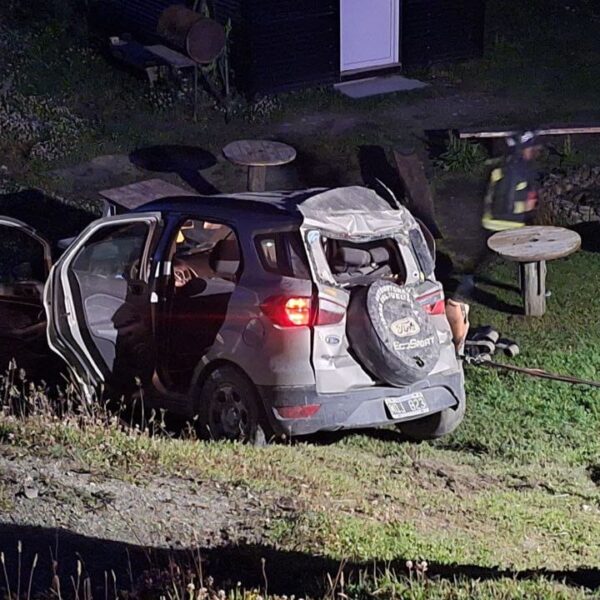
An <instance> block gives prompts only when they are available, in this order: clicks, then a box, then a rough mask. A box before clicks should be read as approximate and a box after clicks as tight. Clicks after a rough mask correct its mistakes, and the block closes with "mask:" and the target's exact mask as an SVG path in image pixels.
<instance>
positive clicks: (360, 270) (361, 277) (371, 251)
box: [322, 238, 406, 287]
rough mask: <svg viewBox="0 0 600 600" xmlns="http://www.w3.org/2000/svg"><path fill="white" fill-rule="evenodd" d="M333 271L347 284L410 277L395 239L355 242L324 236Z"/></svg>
mask: <svg viewBox="0 0 600 600" xmlns="http://www.w3.org/2000/svg"><path fill="white" fill-rule="evenodd" d="M322 241H323V249H324V251H325V256H326V258H327V262H328V263H329V267H330V269H331V273H332V274H333V277H334V279H335V281H336V282H337V283H339V284H340V285H342V286H344V287H352V286H357V285H368V284H369V283H371V282H373V281H375V280H377V279H392V280H394V281H395V282H396V283H404V282H405V281H406V269H405V268H404V263H403V261H402V258H401V257H400V252H399V250H398V247H397V245H396V242H395V241H394V240H392V239H383V240H375V241H371V242H366V243H355V242H350V241H348V240H338V239H333V238H322Z"/></svg>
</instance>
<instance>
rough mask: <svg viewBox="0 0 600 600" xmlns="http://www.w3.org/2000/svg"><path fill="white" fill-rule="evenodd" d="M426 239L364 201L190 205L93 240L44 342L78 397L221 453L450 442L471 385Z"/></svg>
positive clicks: (335, 196) (351, 191)
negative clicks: (173, 418)
mask: <svg viewBox="0 0 600 600" xmlns="http://www.w3.org/2000/svg"><path fill="white" fill-rule="evenodd" d="M433 269H434V262H433V259H432V255H431V252H430V249H429V248H428V246H427V243H426V240H425V238H424V235H423V233H422V230H421V228H420V226H419V224H418V223H417V222H416V221H415V219H414V218H413V217H412V216H411V214H410V213H409V212H408V211H407V210H406V209H404V208H402V207H398V208H394V207H392V206H391V204H389V203H388V202H387V201H386V200H384V199H383V198H381V197H380V196H378V195H377V194H376V193H375V192H373V191H372V190H369V189H366V188H362V187H348V188H337V189H331V190H323V189H314V190H305V191H299V192H272V193H261V194H250V193H248V194H235V195H221V196H210V197H180V198H169V199H163V200H159V201H154V202H152V203H150V204H146V205H144V206H143V207H142V208H140V209H138V210H136V211H134V212H132V213H128V214H124V215H118V216H112V217H105V218H103V219H100V220H98V221H95V222H94V223H92V224H91V225H90V226H89V227H87V228H86V229H85V230H84V231H83V232H82V233H81V234H80V235H79V236H78V238H77V239H76V240H75V241H74V242H73V243H72V245H71V246H70V247H69V248H68V249H67V250H66V251H65V253H64V254H63V255H62V257H61V258H60V259H59V261H58V262H57V263H56V264H55V265H54V266H53V267H52V271H51V273H50V276H49V278H48V283H47V285H46V288H45V293H44V305H45V309H46V315H47V320H48V340H49V344H50V346H51V348H52V349H53V350H54V351H55V352H57V353H58V354H59V355H60V356H61V357H62V358H63V359H64V360H65V361H66V363H67V364H68V365H70V367H71V368H72V369H73V372H74V374H75V376H76V377H77V378H78V379H79V381H80V382H81V383H82V384H84V385H86V386H87V387H88V389H90V386H95V385H98V384H103V385H104V386H105V387H106V388H108V389H109V390H111V391H112V392H113V394H119V395H121V394H125V395H135V394H139V393H140V389H142V390H143V395H144V400H145V402H146V403H150V404H152V405H153V406H155V407H160V408H163V409H167V410H169V411H172V412H174V413H178V414H181V415H182V416H184V417H186V418H190V419H191V418H196V423H197V424H198V427H199V429H200V431H201V433H203V434H206V435H207V436H209V437H212V438H215V439H221V438H225V439H233V440H246V441H250V442H260V441H261V440H263V439H268V438H269V437H271V436H273V435H275V436H278V435H279V436H280V435H287V436H297V435H304V434H310V433H314V432H317V431H324V430H330V431H331V430H338V429H354V428H361V427H373V426H383V425H390V424H394V425H397V426H399V427H400V429H401V430H402V431H403V432H404V433H405V434H406V435H408V436H409V437H412V438H415V439H426V438H434V437H438V436H441V435H444V434H447V433H449V432H451V431H453V430H454V429H455V428H456V427H457V426H458V424H459V423H460V422H461V420H462V418H463V415H464V412H465V395H464V381H463V371H462V365H461V362H460V360H459V359H458V358H457V356H456V351H455V348H454V345H453V342H452V332H451V330H450V326H449V324H448V320H447V318H446V315H445V303H444V296H443V291H442V287H441V285H440V284H439V283H438V282H437V281H436V280H435V277H434V274H433Z"/></svg>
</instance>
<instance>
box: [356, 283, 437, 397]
mask: <svg viewBox="0 0 600 600" xmlns="http://www.w3.org/2000/svg"><path fill="white" fill-rule="evenodd" d="M347 333H348V339H349V341H350V346H351V348H352V350H353V352H354V354H355V355H356V357H357V358H358V360H359V361H360V363H361V364H362V365H363V366H364V367H365V368H366V369H367V370H368V371H369V372H370V373H371V374H372V375H373V376H375V377H376V378H377V379H379V380H381V381H384V382H386V383H388V384H390V385H393V386H406V385H410V384H412V383H415V382H416V381H419V380H421V379H423V378H424V377H427V375H429V373H430V372H431V370H432V369H433V367H434V366H435V364H436V362H437V360H438V358H439V356H440V344H439V340H438V337H437V332H436V330H435V327H434V325H433V323H432V321H431V318H430V317H429V315H428V314H427V313H426V312H425V310H424V309H423V308H422V307H421V306H420V305H419V304H418V302H416V301H415V299H414V297H413V292H412V291H411V290H410V289H409V288H407V287H403V286H399V285H397V284H395V283H393V282H390V281H376V282H375V283H373V284H371V285H370V286H369V287H364V288H359V289H357V290H356V291H355V292H354V293H353V295H352V299H351V301H350V305H349V307H348V324H347Z"/></svg>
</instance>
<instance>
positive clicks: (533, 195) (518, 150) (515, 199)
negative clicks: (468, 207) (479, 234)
mask: <svg viewBox="0 0 600 600" xmlns="http://www.w3.org/2000/svg"><path fill="white" fill-rule="evenodd" d="M506 143H507V145H508V147H509V150H510V153H509V155H508V157H507V159H506V162H505V164H504V165H502V166H500V167H496V168H495V169H494V170H493V171H492V172H491V174H490V182H489V186H488V190H487V193H486V195H485V200H484V207H483V219H482V225H483V228H484V229H486V230H487V231H490V232H494V231H504V230H506V229H515V228H518V227H523V226H524V225H529V224H531V223H532V222H533V219H534V217H535V212H536V209H537V204H538V192H537V177H536V172H535V169H534V161H535V159H536V157H537V155H538V153H539V148H540V147H539V144H538V142H537V140H536V137H535V134H534V133H533V132H531V131H526V132H525V133H523V134H521V135H518V136H515V137H511V138H507V139H506Z"/></svg>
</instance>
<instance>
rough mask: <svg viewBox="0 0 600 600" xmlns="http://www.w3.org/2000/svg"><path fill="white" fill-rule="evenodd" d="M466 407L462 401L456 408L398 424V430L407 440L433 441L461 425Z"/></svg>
mask: <svg viewBox="0 0 600 600" xmlns="http://www.w3.org/2000/svg"><path fill="white" fill-rule="evenodd" d="M466 405H467V403H466V401H465V400H464V399H463V400H461V402H460V403H459V405H458V406H457V407H456V408H447V409H446V410H443V411H442V412H439V413H435V414H434V415H429V416H427V417H424V418H423V419H416V420H414V421H407V422H406V423H399V424H398V429H400V431H401V432H402V433H403V434H404V435H405V436H406V437H407V438H410V439H411V440H415V441H417V442H421V441H424V440H435V439H437V438H440V437H443V436H445V435H448V434H450V433H452V432H453V431H454V430H455V429H456V428H457V427H458V426H459V425H460V424H461V423H462V420H463V418H464V416H465V410H466Z"/></svg>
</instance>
